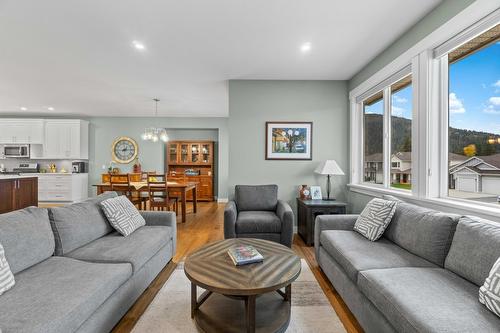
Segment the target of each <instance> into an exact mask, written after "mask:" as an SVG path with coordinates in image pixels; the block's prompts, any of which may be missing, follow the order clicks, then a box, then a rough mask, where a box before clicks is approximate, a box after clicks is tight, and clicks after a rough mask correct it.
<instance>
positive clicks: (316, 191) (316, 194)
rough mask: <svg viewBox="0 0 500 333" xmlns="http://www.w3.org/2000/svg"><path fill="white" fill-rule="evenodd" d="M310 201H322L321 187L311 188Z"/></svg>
mask: <svg viewBox="0 0 500 333" xmlns="http://www.w3.org/2000/svg"><path fill="white" fill-rule="evenodd" d="M311 199H312V200H322V199H323V195H322V194H321V186H311Z"/></svg>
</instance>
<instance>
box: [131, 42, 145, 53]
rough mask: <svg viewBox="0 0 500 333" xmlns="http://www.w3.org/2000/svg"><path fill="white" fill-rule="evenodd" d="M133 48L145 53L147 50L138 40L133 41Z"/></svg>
mask: <svg viewBox="0 0 500 333" xmlns="http://www.w3.org/2000/svg"><path fill="white" fill-rule="evenodd" d="M132 46H134V47H135V48H136V49H138V50H140V51H144V50H145V49H146V46H144V44H142V43H141V42H139V41H137V40H134V41H132Z"/></svg>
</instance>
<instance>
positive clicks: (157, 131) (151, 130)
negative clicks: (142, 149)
mask: <svg viewBox="0 0 500 333" xmlns="http://www.w3.org/2000/svg"><path fill="white" fill-rule="evenodd" d="M153 101H155V118H157V117H158V102H159V101H160V100H159V99H158V98H153ZM141 138H142V139H143V140H144V141H153V142H158V141H160V140H161V141H162V142H167V141H168V135H167V130H166V129H164V128H161V127H148V128H146V129H145V130H144V133H142V135H141Z"/></svg>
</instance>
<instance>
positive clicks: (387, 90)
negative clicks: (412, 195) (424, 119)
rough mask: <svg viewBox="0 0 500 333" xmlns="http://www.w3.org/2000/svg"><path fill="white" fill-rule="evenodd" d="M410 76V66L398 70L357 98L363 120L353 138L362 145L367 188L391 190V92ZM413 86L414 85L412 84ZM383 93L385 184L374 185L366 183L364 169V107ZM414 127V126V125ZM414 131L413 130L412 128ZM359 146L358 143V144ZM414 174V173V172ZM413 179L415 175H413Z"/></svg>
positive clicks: (362, 163) (363, 163)
mask: <svg viewBox="0 0 500 333" xmlns="http://www.w3.org/2000/svg"><path fill="white" fill-rule="evenodd" d="M409 75H412V66H411V65H408V66H405V67H403V68H402V69H400V70H398V71H397V72H396V73H394V74H393V75H391V76H390V77H388V78H387V79H386V80H384V81H382V82H380V83H379V84H377V85H376V86H375V87H373V88H372V89H370V90H368V91H366V92H365V93H363V94H361V95H360V96H357V97H356V99H355V101H354V102H355V103H357V104H359V105H358V108H357V109H358V110H361V114H360V115H359V117H360V119H361V124H362V125H361V127H360V130H358V131H356V132H357V133H359V135H357V136H354V137H352V138H353V139H354V140H356V142H359V145H361V158H360V163H361V166H359V168H360V171H359V172H361V173H362V175H361V183H362V184H363V185H366V186H374V187H377V188H383V189H388V188H391V154H392V152H391V109H392V92H391V85H393V84H394V83H396V82H398V81H400V80H401V79H403V78H405V77H408V76H409ZM412 84H413V83H412ZM380 91H382V102H383V103H384V105H383V129H382V132H383V133H382V144H383V149H382V162H383V163H382V166H383V182H382V184H373V183H369V182H364V179H363V178H364V167H365V161H364V156H365V153H364V147H365V144H364V132H363V128H364V126H363V125H364V124H363V121H364V105H363V101H365V100H366V99H367V98H369V97H370V96H373V95H374V94H377V93H380ZM412 127H413V124H412ZM412 131H413V128H412ZM356 144H357V143H356ZM412 173H413V171H412ZM412 178H413V174H412ZM394 190H395V191H401V192H405V193H406V192H409V191H408V190H402V189H394Z"/></svg>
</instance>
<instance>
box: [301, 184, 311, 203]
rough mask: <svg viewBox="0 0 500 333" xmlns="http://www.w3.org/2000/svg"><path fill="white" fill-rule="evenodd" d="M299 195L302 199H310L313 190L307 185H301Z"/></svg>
mask: <svg viewBox="0 0 500 333" xmlns="http://www.w3.org/2000/svg"><path fill="white" fill-rule="evenodd" d="M299 195H300V198H301V199H302V200H308V199H310V198H311V191H309V188H308V187H307V185H301V187H300V191H299Z"/></svg>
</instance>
